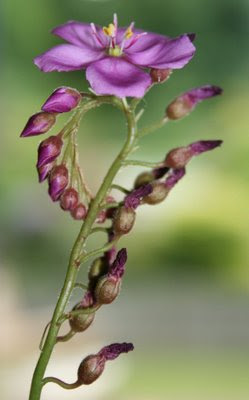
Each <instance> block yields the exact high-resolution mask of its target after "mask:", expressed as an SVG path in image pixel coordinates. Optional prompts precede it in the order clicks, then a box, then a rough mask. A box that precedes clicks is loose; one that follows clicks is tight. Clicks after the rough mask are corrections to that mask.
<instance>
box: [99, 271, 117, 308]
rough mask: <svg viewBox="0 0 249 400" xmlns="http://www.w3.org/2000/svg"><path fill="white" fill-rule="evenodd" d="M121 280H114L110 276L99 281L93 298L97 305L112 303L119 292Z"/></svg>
mask: <svg viewBox="0 0 249 400" xmlns="http://www.w3.org/2000/svg"><path fill="white" fill-rule="evenodd" d="M120 285H121V279H116V278H114V277H110V276H107V275H106V276H103V277H102V278H100V279H99V281H98V283H97V286H96V289H95V297H96V301H97V303H98V304H110V303H112V302H113V301H114V300H115V299H116V297H117V296H118V295H119V292H120Z"/></svg>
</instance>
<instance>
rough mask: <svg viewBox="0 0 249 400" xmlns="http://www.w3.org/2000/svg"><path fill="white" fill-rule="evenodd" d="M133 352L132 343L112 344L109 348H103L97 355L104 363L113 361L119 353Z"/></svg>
mask: <svg viewBox="0 0 249 400" xmlns="http://www.w3.org/2000/svg"><path fill="white" fill-rule="evenodd" d="M132 350H134V346H133V344H132V343H113V344H110V345H109V346H105V347H103V349H102V350H100V352H99V353H98V355H99V356H100V357H104V358H105V360H106V361H108V360H114V359H115V358H117V357H118V356H119V355H120V354H121V353H128V352H129V351H132Z"/></svg>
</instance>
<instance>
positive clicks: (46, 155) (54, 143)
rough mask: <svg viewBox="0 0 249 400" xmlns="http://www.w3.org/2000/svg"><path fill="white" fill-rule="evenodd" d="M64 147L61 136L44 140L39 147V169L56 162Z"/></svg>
mask: <svg viewBox="0 0 249 400" xmlns="http://www.w3.org/2000/svg"><path fill="white" fill-rule="evenodd" d="M62 146H63V141H62V140H61V138H60V136H50V137H49V138H47V139H45V140H43V142H41V143H40V145H39V147H38V160H37V168H40V167H42V166H43V165H46V164H49V163H50V162H52V161H54V160H55V159H56V158H57V157H58V156H59V155H60V152H61V148H62Z"/></svg>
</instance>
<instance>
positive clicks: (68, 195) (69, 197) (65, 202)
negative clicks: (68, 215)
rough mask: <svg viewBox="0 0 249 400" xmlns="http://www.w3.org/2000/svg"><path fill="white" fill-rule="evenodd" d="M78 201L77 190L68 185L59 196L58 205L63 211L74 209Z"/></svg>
mask: <svg viewBox="0 0 249 400" xmlns="http://www.w3.org/2000/svg"><path fill="white" fill-rule="evenodd" d="M78 201H79V195H78V192H77V191H76V190H75V189H74V188H72V187H70V188H68V189H66V190H65V192H64V193H63V194H62V196H61V198H60V206H61V208H62V209H63V210H65V211H71V210H74V209H75V207H76V206H77V204H78Z"/></svg>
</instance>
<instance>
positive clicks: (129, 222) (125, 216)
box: [113, 206, 136, 235]
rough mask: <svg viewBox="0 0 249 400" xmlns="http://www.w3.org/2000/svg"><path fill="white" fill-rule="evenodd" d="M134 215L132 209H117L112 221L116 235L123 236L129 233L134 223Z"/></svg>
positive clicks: (123, 207)
mask: <svg viewBox="0 0 249 400" xmlns="http://www.w3.org/2000/svg"><path fill="white" fill-rule="evenodd" d="M135 219H136V213H135V211H134V210H133V208H126V207H125V206H122V207H119V208H118V210H117V212H116V214H115V217H114V221H113V229H114V232H115V233H116V234H120V235H125V234H127V233H129V232H130V231H131V229H132V228H133V225H134V223H135Z"/></svg>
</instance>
